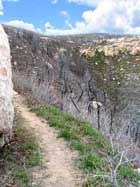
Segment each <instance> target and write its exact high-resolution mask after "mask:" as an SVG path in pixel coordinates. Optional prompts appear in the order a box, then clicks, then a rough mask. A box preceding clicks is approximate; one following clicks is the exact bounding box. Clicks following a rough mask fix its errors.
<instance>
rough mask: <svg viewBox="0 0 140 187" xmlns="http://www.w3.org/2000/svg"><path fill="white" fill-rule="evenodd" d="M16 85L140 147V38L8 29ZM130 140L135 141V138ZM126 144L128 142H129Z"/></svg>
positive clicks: (6, 27) (39, 98) (118, 138)
mask: <svg viewBox="0 0 140 187" xmlns="http://www.w3.org/2000/svg"><path fill="white" fill-rule="evenodd" d="M4 28H5V31H6V32H7V34H8V36H9V41H10V46H11V55H12V67H13V81H14V83H15V87H16V88H17V89H20V90H22V91H29V92H30V95H31V96H32V97H34V98H36V99H38V100H40V101H43V102H46V103H48V104H51V105H55V106H58V107H60V108H61V109H62V110H64V111H66V112H70V113H72V114H74V115H78V116H81V117H83V118H85V119H87V120H90V121H91V122H92V123H93V125H94V126H96V127H97V128H98V129H101V130H103V131H104V132H106V133H107V134H108V133H109V132H116V134H117V140H118V141H119V140H122V139H123V142H124V143H126V142H127V143H128V142H129V141H128V140H129V139H131V140H133V141H134V142H135V143H137V145H139V144H140V120H139V119H140V99H139V96H140V92H139V88H140V48H139V46H140V39H139V38H138V37H132V36H129V37H127V36H126V37H122V36H121V37H118V38H117V37H116V38H113V36H109V37H108V36H106V35H105V36H103V37H101V36H100V37H99V38H98V35H97V36H96V37H95V36H94V35H93V36H92V37H91V36H90V37H91V38H90V40H91V41H89V38H88V41H87V40H85V37H86V36H85V37H84V39H82V37H81V38H80V39H79V38H77V37H76V36H75V37H72V38H71V37H68V38H66V37H64V38H63V37H61V38H60V37H59V38H57V37H55V38H53V37H51V38H50V37H49V38H48V37H45V36H42V35H39V34H36V33H33V32H29V31H25V30H20V29H16V28H11V27H8V26H4ZM130 137H131V138H130ZM125 141H126V142H125Z"/></svg>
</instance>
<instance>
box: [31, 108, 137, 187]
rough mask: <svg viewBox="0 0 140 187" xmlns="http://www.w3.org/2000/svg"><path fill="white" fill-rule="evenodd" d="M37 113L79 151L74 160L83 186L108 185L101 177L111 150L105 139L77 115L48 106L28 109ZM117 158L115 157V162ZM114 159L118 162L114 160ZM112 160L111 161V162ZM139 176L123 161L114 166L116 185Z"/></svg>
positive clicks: (110, 183) (107, 171) (109, 184)
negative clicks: (76, 162)
mask: <svg viewBox="0 0 140 187" xmlns="http://www.w3.org/2000/svg"><path fill="white" fill-rule="evenodd" d="M32 111H33V112H35V113H36V114H37V115H38V116H41V117H42V118H44V119H46V120H47V121H48V122H49V124H50V126H52V127H55V128H56V129H57V130H58V132H59V137H63V138H64V139H65V140H67V141H68V142H69V143H70V146H71V148H73V149H75V150H77V151H78V152H79V160H78V164H79V167H80V168H81V169H83V171H84V174H85V175H86V180H85V182H84V184H83V187H92V186H97V187H98V186H99V187H101V186H103V187H109V186H112V181H111V180H110V179H109V178H106V177H101V176H105V175H106V173H109V172H110V166H109V164H108V163H107V159H106V158H107V157H108V156H110V158H111V154H112V149H111V146H110V143H109V142H108V140H106V139H105V138H104V137H103V135H102V134H101V133H100V132H98V131H97V130H95V129H93V128H92V127H91V125H90V124H89V123H88V122H86V121H83V120H81V119H78V118H75V117H73V116H71V115H69V114H66V113H64V112H62V111H60V110H59V109H57V108H54V107H49V106H40V107H35V108H33V109H32ZM117 159H118V158H117V157H116V162H117V161H118V160H117ZM117 163H118V162H117ZM113 164H115V163H113ZM138 180H140V177H139V176H138V174H137V173H135V172H134V170H133V169H132V167H131V166H130V165H129V164H128V163H127V164H126V165H123V166H121V167H119V169H118V181H119V183H120V186H123V187H124V186H125V185H124V183H123V182H125V184H126V186H127V185H128V184H130V183H133V184H137V182H138Z"/></svg>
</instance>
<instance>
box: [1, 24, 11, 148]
mask: <svg viewBox="0 0 140 187" xmlns="http://www.w3.org/2000/svg"><path fill="white" fill-rule="evenodd" d="M10 58H11V57H10V47H9V42H8V37H7V35H6V33H5V32H4V30H3V28H2V26H1V25H0V147H2V146H3V145H4V144H5V143H8V142H9V140H10V139H11V137H12V126H13V118H14V107H13V103H12V99H13V85H12V79H11V78H12V73H11V62H10Z"/></svg>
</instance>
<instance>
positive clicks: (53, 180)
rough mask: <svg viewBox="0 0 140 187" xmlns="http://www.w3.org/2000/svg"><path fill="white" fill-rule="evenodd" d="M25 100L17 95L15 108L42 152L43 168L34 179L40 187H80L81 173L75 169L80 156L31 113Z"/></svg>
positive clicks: (38, 169)
mask: <svg viewBox="0 0 140 187" xmlns="http://www.w3.org/2000/svg"><path fill="white" fill-rule="evenodd" d="M24 101H25V99H24V98H23V97H22V96H19V95H17V96H16V98H15V106H16V109H17V111H18V112H19V113H20V114H21V116H22V117H23V118H24V119H25V120H26V121H27V122H28V123H27V124H28V127H26V128H27V130H29V131H32V133H34V134H35V137H36V139H37V141H39V146H40V148H41V152H42V166H41V168H36V169H34V171H33V179H35V180H37V181H38V182H39V186H38V187H78V186H80V185H79V180H80V172H79V171H78V169H76V168H75V167H74V160H75V158H76V157H77V156H78V155H77V153H76V152H74V151H71V150H70V149H69V148H68V146H67V144H66V142H65V141H64V140H63V139H58V138H57V132H56V130H55V129H54V128H52V127H49V125H47V124H46V123H45V122H43V120H41V119H40V118H39V117H37V116H36V115H35V114H34V113H32V112H30V110H29V108H28V107H27V106H26V104H24V103H25V102H24Z"/></svg>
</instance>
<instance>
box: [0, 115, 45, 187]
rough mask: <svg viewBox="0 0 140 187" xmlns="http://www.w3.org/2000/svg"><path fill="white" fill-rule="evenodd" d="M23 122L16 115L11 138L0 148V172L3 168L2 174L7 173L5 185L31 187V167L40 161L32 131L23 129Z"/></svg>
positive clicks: (5, 174)
mask: <svg viewBox="0 0 140 187" xmlns="http://www.w3.org/2000/svg"><path fill="white" fill-rule="evenodd" d="M24 123H26V122H25V121H24V120H23V119H22V118H21V117H20V116H16V119H15V125H16V126H15V129H14V137H13V140H12V142H11V143H10V144H9V145H7V146H5V147H4V148H1V150H0V160H1V161H2V165H3V167H1V168H0V172H1V170H4V173H3V175H4V176H7V175H9V176H8V177H7V181H6V185H7V186H8V185H9V186H10V185H11V186H12V185H15V186H16V187H32V180H31V169H32V168H33V167H34V166H38V165H40V163H41V156H40V151H39V146H38V144H37V143H36V140H35V137H34V136H33V135H32V133H31V132H28V131H27V130H26V129H25V127H24V125H23V124H24ZM27 125H28V124H27ZM1 182H2V181H0V184H1Z"/></svg>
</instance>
